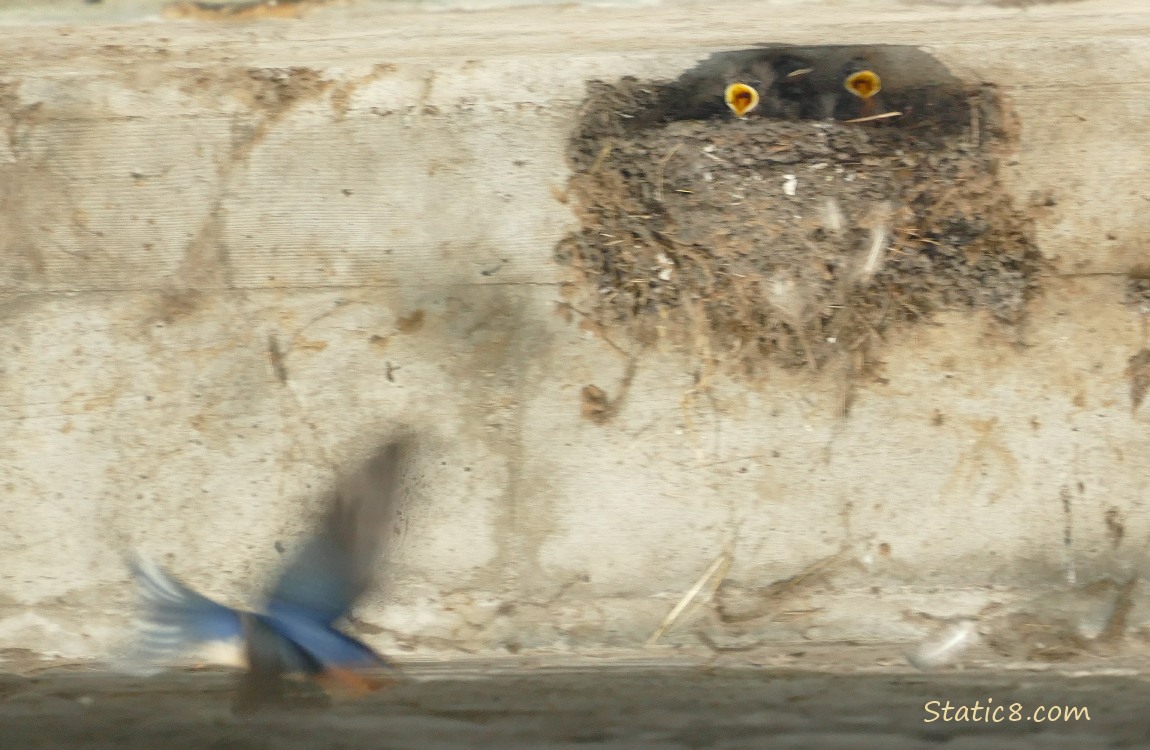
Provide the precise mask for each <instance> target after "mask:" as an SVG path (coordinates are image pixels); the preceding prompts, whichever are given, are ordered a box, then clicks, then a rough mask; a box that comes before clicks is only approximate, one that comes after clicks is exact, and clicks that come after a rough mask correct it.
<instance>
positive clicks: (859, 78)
mask: <svg viewBox="0 0 1150 750" xmlns="http://www.w3.org/2000/svg"><path fill="white" fill-rule="evenodd" d="M843 85H844V86H846V89H847V91H849V92H851V93H852V94H854V95H855V96H857V97H858V98H859V99H862V100H863V101H864V102H866V101H870V99H871V97H873V96H874V95H875V94H877V93H878V92H880V91H882V79H881V78H879V77H878V73H876V72H874V71H873V70H860V71H859V72H857V73H851V74H850V75H849V76H847V79H846V80H845V81H843Z"/></svg>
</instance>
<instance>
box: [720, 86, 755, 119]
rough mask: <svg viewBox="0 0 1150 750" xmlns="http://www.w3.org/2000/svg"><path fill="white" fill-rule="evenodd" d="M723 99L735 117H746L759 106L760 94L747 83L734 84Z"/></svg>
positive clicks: (729, 87)
mask: <svg viewBox="0 0 1150 750" xmlns="http://www.w3.org/2000/svg"><path fill="white" fill-rule="evenodd" d="M723 99H724V100H725V101H726V102H727V106H728V107H730V108H731V111H732V112H734V113H735V117H746V116H747V113H748V112H750V111H751V110H752V109H754V108H755V107H757V106H759V92H758V91H755V89H754V88H752V87H751V86H748V85H747V84H745V83H732V84H731V85H730V86H728V87H727V90H726V91H725V92H724V93H723Z"/></svg>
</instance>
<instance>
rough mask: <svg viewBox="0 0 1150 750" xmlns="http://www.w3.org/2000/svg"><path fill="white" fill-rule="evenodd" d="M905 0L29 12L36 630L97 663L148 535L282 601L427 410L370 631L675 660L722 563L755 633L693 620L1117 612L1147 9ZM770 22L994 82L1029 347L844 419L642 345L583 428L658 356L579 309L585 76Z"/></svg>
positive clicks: (971, 330) (12, 43) (202, 577)
mask: <svg viewBox="0 0 1150 750" xmlns="http://www.w3.org/2000/svg"><path fill="white" fill-rule="evenodd" d="M869 5H871V4H870V3H846V4H841V5H835V6H833V7H831V6H824V5H821V4H797V5H788V4H767V3H760V2H749V1H739V2H729V3H722V4H709V5H669V6H666V7H659V8H654V9H651V8H644V9H641V10H640V9H626V8H614V9H592V8H586V7H581V6H560V7H547V8H519V9H514V10H510V9H503V10H491V11H486V12H482V13H454V12H453V13H437V14H428V13H414V12H411V13H388V12H385V11H384V10H382V9H380V8H379V7H377V6H371V7H368V8H357V7H356V6H351V7H349V8H344V9H342V10H340V11H339V12H335V11H333V12H332V13H330V14H320V15H317V16H316V17H315V18H314V19H312V20H310V21H309V22H308V23H306V24H294V23H283V22H275V23H261V24H196V23H129V24H125V25H116V26H75V27H68V28H65V27H59V26H49V27H45V26H31V25H29V26H12V27H9V28H7V29H5V44H4V47H3V49H2V50H0V70H3V71H4V73H3V76H0V126H2V132H3V133H4V134H5V136H6V137H4V138H0V196H2V198H0V200H2V203H0V243H2V245H0V247H2V249H0V253H2V254H3V259H4V261H3V263H2V264H0V310H2V313H0V314H2V315H3V321H4V324H3V326H0V352H3V359H2V360H0V371H2V374H0V393H2V394H3V395H2V397H0V419H2V422H0V423H2V424H4V425H7V430H6V434H5V438H4V440H3V441H0V467H2V472H0V476H3V487H4V500H3V503H2V504H0V552H2V559H3V564H2V566H0V648H26V649H31V650H33V651H35V652H38V653H42V654H56V655H65V656H69V657H82V658H85V657H97V656H99V655H101V654H103V653H104V652H105V651H106V650H107V649H108V648H109V647H110V645H111V644H113V643H114V641H115V639H116V637H117V635H118V634H119V633H120V632H122V628H123V626H124V625H125V623H126V622H127V621H128V615H129V613H130V602H131V596H130V593H131V592H130V588H129V585H128V582H127V577H126V571H125V568H124V566H123V565H122V562H121V560H120V557H119V556H120V554H121V553H122V552H123V551H125V550H126V549H128V548H138V549H142V550H144V551H147V552H149V553H150V554H152V555H154V556H156V557H157V558H159V559H160V560H161V561H163V562H165V563H166V564H168V565H170V567H171V568H172V569H173V570H174V571H175V572H176V573H178V574H179V575H181V576H183V577H184V578H186V579H187V580H188V581H189V582H191V583H193V584H194V585H197V586H200V587H202V588H203V589H204V590H205V591H206V592H207V593H209V594H213V595H217V596H220V597H222V598H223V599H225V600H227V601H231V602H236V603H242V602H244V601H250V600H251V597H252V596H253V595H255V594H258V591H259V583H260V581H262V576H263V575H265V574H266V573H267V572H268V571H270V570H272V569H273V568H274V566H275V565H276V562H277V559H278V558H279V556H280V552H278V551H277V548H280V549H284V550H288V549H290V548H291V546H292V545H293V544H294V543H296V542H297V541H298V540H299V538H300V536H301V534H302V533H304V530H305V529H306V528H307V524H308V522H309V519H310V517H311V516H310V514H312V513H313V512H314V511H315V510H316V504H315V503H316V500H317V495H318V492H319V490H320V489H321V488H322V487H324V486H325V484H326V482H328V481H329V479H330V477H331V476H332V474H333V472H335V471H336V470H338V469H339V468H340V467H342V466H344V465H345V464H346V463H347V462H349V461H351V460H353V459H354V458H355V457H356V456H359V455H361V454H363V453H364V452H366V451H367V450H370V448H371V443H372V441H373V440H374V439H375V438H376V436H378V435H380V434H381V433H382V432H384V431H386V429H387V428H388V427H389V426H390V425H392V424H394V423H396V422H398V421H406V422H410V423H414V424H416V425H419V426H421V427H424V428H426V429H427V430H428V431H429V432H430V433H431V434H432V435H433V436H434V439H433V441H432V445H433V449H432V450H430V451H429V452H428V453H427V454H426V455H425V456H424V458H423V461H424V465H423V466H422V468H421V472H420V477H419V481H418V483H417V484H416V486H415V487H414V488H413V493H412V497H411V498H410V502H409V504H408V507H407V508H406V509H405V512H404V521H403V524H402V526H401V528H402V534H401V535H400V537H399V539H398V542H397V544H396V547H395V549H394V550H393V553H392V560H391V564H390V566H389V568H388V579H387V582H386V586H385V587H384V588H383V590H382V591H381V593H380V594H379V595H378V596H376V597H375V598H373V599H372V600H371V601H370V602H367V603H366V604H365V606H364V607H363V609H362V611H361V612H360V614H359V615H358V620H359V622H360V623H361V624H360V626H359V627H360V628H361V633H364V634H365V637H367V638H368V639H369V640H371V641H372V642H374V643H376V645H379V646H381V647H382V648H385V649H396V648H402V649H414V650H443V649H447V650H451V649H463V650H478V651H486V650H500V649H506V650H512V651H514V650H518V649H521V648H535V647H556V648H562V649H575V650H585V649H592V648H599V647H604V646H634V645H638V644H641V643H642V642H643V641H644V640H645V639H646V638H647V636H648V635H649V634H650V633H651V632H652V631H653V630H654V628H655V627H656V625H657V624H658V623H659V621H660V619H661V618H662V617H663V615H664V614H665V613H666V612H667V611H668V610H669V609H670V608H671V607H672V606H673V605H674V604H675V602H676V601H677V600H678V599H679V597H680V596H681V595H682V594H683V593H684V592H685V591H687V590H688V589H689V588H690V587H691V585H692V584H693V583H694V582H695V581H696V580H697V579H698V577H699V576H700V574H701V573H702V572H703V571H704V570H705V569H707V567H708V565H710V564H711V563H712V561H713V560H715V559H716V557H717V556H719V555H720V554H721V553H724V551H726V552H727V553H728V554H729V555H730V561H731V565H730V569H729V571H728V573H727V580H728V584H729V585H728V586H727V588H726V589H725V590H724V591H725V593H724V596H727V597H728V603H729V604H730V606H736V605H737V606H743V607H744V608H748V611H751V610H753V611H754V612H755V613H756V615H757V616H756V617H754V618H751V619H748V620H747V622H746V623H743V624H740V625H739V626H738V627H733V626H731V625H730V624H729V623H725V622H722V621H721V620H719V619H715V618H713V617H712V619H710V620H704V621H696V622H695V623H694V625H692V626H689V627H687V628H685V629H680V630H679V631H676V632H674V633H672V634H670V636H669V638H670V639H671V640H672V641H674V640H675V639H686V640H687V641H692V642H693V636H691V635H690V634H689V633H690V630H691V628H693V627H702V628H703V630H704V633H705V635H706V637H710V638H712V640H717V641H723V639H728V640H730V639H735V641H738V642H740V643H741V642H743V641H742V640H739V639H744V640H745V639H750V640H752V641H755V642H758V641H759V640H763V639H766V640H767V641H768V642H777V641H781V640H788V639H796V638H806V639H813V640H835V639H844V638H852V639H879V640H899V639H914V638H918V637H921V636H922V635H923V634H924V633H927V632H930V630H931V629H932V628H933V627H934V626H935V624H936V623H937V621H938V620H937V619H932V618H946V617H954V616H968V617H978V616H980V614H981V615H985V613H987V612H991V611H994V612H999V613H1001V612H1022V613H1034V612H1038V615H1035V616H1036V617H1039V619H1041V618H1042V617H1045V618H1047V619H1050V618H1053V619H1055V620H1059V621H1062V620H1065V621H1066V622H1070V623H1072V624H1074V625H1082V627H1084V628H1087V629H1088V626H1089V627H1094V626H1093V625H1090V623H1095V624H1096V623H1097V622H1105V620H1106V619H1107V617H1109V614H1110V613H1111V612H1112V610H1113V608H1114V596H1116V593H1115V592H1116V591H1117V586H1116V585H1109V584H1108V585H1103V586H1102V587H1101V588H1099V587H1098V586H1095V587H1093V588H1089V589H1082V588H1081V587H1079V586H1077V584H1081V583H1083V582H1089V581H1092V580H1097V579H1114V580H1123V579H1125V577H1128V576H1129V575H1131V574H1133V573H1139V572H1145V565H1146V564H1145V560H1144V558H1143V555H1142V552H1141V550H1142V548H1143V547H1144V545H1145V541H1146V540H1147V537H1148V535H1150V522H1148V517H1147V514H1146V511H1145V497H1146V491H1147V487H1148V484H1150V474H1148V472H1147V470H1146V465H1145V461H1144V459H1143V457H1144V456H1145V455H1147V453H1148V450H1150V433H1148V432H1147V429H1146V428H1147V421H1148V420H1150V416H1148V412H1147V408H1150V407H1147V406H1142V407H1141V408H1140V409H1132V404H1131V396H1130V394H1131V379H1130V378H1131V373H1130V370H1129V367H1130V363H1131V358H1132V357H1133V356H1135V355H1136V354H1137V353H1138V352H1139V351H1140V350H1142V349H1144V348H1145V347H1147V346H1148V344H1147V334H1146V324H1145V313H1146V311H1145V310H1140V309H1138V308H1137V307H1136V306H1131V305H1128V304H1125V302H1124V301H1123V290H1124V288H1125V285H1126V274H1127V272H1128V271H1129V270H1130V269H1131V268H1132V267H1133V266H1135V265H1137V264H1139V263H1146V262H1147V261H1148V260H1150V259H1148V258H1147V250H1146V247H1147V244H1146V243H1147V240H1148V237H1150V229H1148V225H1147V221H1146V216H1147V209H1148V208H1150V177H1148V175H1150V151H1147V149H1146V148H1145V145H1144V135H1143V133H1144V124H1145V122H1146V121H1147V116H1148V115H1150V83H1148V81H1150V34H1148V32H1150V10H1148V9H1147V8H1146V7H1145V5H1144V4H1143V3H1142V2H1138V1H1137V0H1126V1H1120V0H1098V1H1095V2H1084V3H1075V4H1059V5H1052V6H1041V7H1034V8H1030V9H1029V10H1027V11H1025V12H1018V11H1012V10H1003V9H998V8H987V7H977V8H964V9H948V8H937V7H925V6H924V7H919V6H898V7H893V8H887V9H884V10H878V11H876V10H873V9H871V8H869V7H867V6H869ZM764 42H772V43H790V44H830V43H835V44H878V43H883V44H906V45H914V46H919V47H924V48H926V49H927V50H928V51H929V52H930V53H931V54H932V55H934V56H935V58H936V59H938V60H939V61H941V62H942V63H943V64H945V65H946V66H948V67H949V68H950V69H951V70H952V72H953V73H954V74H956V75H957V76H959V77H960V78H963V79H965V80H969V81H987V82H991V83H994V84H995V85H997V86H998V87H999V90H1000V91H1001V93H1002V94H1003V95H1004V97H1005V99H1006V100H1007V101H1008V102H1009V103H1010V105H1011V107H1012V108H1013V114H1014V115H1015V116H1016V117H1017V119H1018V121H1019V123H1020V124H1021V134H1020V140H1019V142H1018V144H1017V152H1016V154H1015V155H1014V156H1013V158H1012V159H1010V160H1008V161H1007V162H1006V163H1005V164H1004V165H1003V171H1002V179H1003V180H1004V182H1005V184H1006V186H1007V189H1008V190H1009V192H1010V193H1011V194H1012V196H1013V197H1014V200H1015V201H1016V203H1017V204H1018V205H1019V206H1031V205H1033V204H1034V201H1035V200H1036V198H1035V197H1036V196H1038V197H1041V198H1044V197H1048V196H1049V197H1053V198H1054V199H1055V201H1056V203H1057V206H1056V207H1055V208H1054V209H1053V210H1048V211H1045V212H1040V213H1037V214H1035V222H1036V225H1035V240H1036V242H1037V244H1038V246H1039V248H1040V249H1041V251H1042V253H1043V254H1044V256H1045V257H1046V258H1047V259H1048V260H1049V261H1051V263H1052V266H1051V268H1052V270H1051V271H1050V272H1049V273H1048V274H1047V275H1046V276H1045V277H1044V278H1043V280H1042V294H1041V296H1040V297H1039V298H1038V299H1036V300H1035V301H1034V302H1032V303H1031V306H1030V311H1029V323H1028V325H1027V328H1026V330H1025V337H1024V340H1025V344H1026V345H1025V346H1022V347H1020V346H1017V345H1016V344H1017V340H1016V339H1013V338H1011V337H1008V336H1004V335H1003V334H1002V333H1001V331H1000V330H999V329H998V328H996V327H995V326H994V325H993V324H991V323H990V322H989V321H988V320H986V319H984V318H982V317H979V316H977V315H967V314H961V313H956V314H949V315H946V314H944V315H940V316H938V317H937V318H936V319H935V325H932V326H928V327H924V326H919V327H916V328H913V329H907V330H905V331H901V332H900V334H899V335H898V336H897V337H894V338H892V340H891V341H890V342H888V346H887V347H886V348H885V349H884V350H883V352H882V359H883V360H884V361H885V363H886V365H885V377H886V383H885V384H875V385H870V386H867V387H866V388H864V389H862V390H861V391H860V393H859V394H858V397H857V400H856V403H855V406H854V409H853V411H852V414H851V416H850V418H849V419H847V420H843V419H841V418H840V416H839V415H838V413H837V410H836V409H835V407H834V404H835V398H834V393H835V388H836V385H835V383H833V382H831V381H829V380H828V379H826V378H812V377H811V376H810V375H809V374H807V373H805V372H801V371H780V372H776V373H773V374H772V375H771V378H770V380H769V383H768V384H767V386H766V387H762V388H757V389H756V388H750V387H748V386H747V384H746V383H744V382H742V381H740V380H738V379H734V378H730V377H726V376H717V377H716V378H715V379H714V380H712V381H711V382H710V383H709V384H707V387H706V388H703V387H700V386H699V384H698V383H697V382H696V380H695V379H694V378H693V376H692V373H693V372H694V369H693V368H694V366H693V365H692V363H691V361H690V358H689V357H688V356H687V355H686V354H684V353H682V352H677V351H675V350H660V351H652V350H647V351H645V352H644V353H643V354H642V356H641V357H640V358H639V359H637V360H635V361H634V372H633V379H630V378H629V379H628V382H629V392H628V395H627V398H626V401H625V402H624V403H623V404H622V406H621V408H620V410H619V413H618V414H616V415H615V417H614V419H613V420H611V421H610V422H609V423H607V424H598V423H595V422H593V421H589V420H588V419H586V418H584V416H583V414H582V413H581V404H580V393H581V389H582V388H583V387H584V386H586V385H589V384H594V385H596V386H598V387H601V388H602V389H603V390H604V391H606V392H607V393H609V394H612V395H615V394H616V393H617V392H618V389H619V386H620V383H621V382H622V381H623V380H624V378H625V375H626V373H627V371H628V367H629V366H630V364H631V361H632V360H631V359H630V358H629V357H628V356H626V355H625V354H623V353H621V352H620V351H619V349H620V348H621V349H623V350H625V351H632V349H631V347H630V346H629V344H628V343H627V342H628V338H627V336H626V334H625V332H622V331H607V332H606V335H601V334H603V331H602V330H599V331H598V334H597V333H596V332H595V331H594V330H588V327H586V326H584V327H580V325H578V321H571V320H569V319H566V318H565V317H564V316H562V315H560V314H558V312H557V304H558V303H561V302H563V301H564V296H563V290H562V288H561V287H562V284H563V282H565V281H567V280H569V279H570V276H569V272H568V271H567V269H564V268H563V267H561V266H559V265H558V264H557V263H556V262H555V261H554V258H553V254H554V249H555V247H556V244H557V243H558V242H559V240H560V239H561V238H562V237H563V236H564V235H565V234H566V233H568V232H570V231H572V230H573V229H574V228H575V227H576V226H577V222H576V217H575V215H574V213H573V208H572V206H571V205H570V204H568V203H565V202H564V190H565V187H566V183H567V180H568V178H569V176H570V173H569V167H568V164H567V162H566V156H565V154H566V149H567V143H568V139H569V138H570V135H571V132H572V130H573V128H574V126H575V123H576V118H577V115H578V109H579V107H580V104H581V102H582V101H583V98H584V95H585V92H586V84H587V82H588V81H589V80H591V79H604V80H609V81H610V80H616V79H618V78H619V77H621V76H625V75H630V76H636V77H639V78H646V79H672V78H675V77H676V76H678V75H679V74H681V73H682V72H683V71H685V70H687V69H689V68H691V67H692V66H694V65H695V64H696V63H697V62H698V61H699V60H701V59H702V58H704V57H706V56H707V55H708V54H710V53H712V52H714V51H717V50H720V49H733V48H740V47H748V46H752V45H754V44H758V43H764ZM616 347H618V348H616ZM936 413H937V414H942V415H943V417H944V418H943V419H942V420H941V422H940V421H939V420H938V419H937V418H936V417H935V415H936ZM1070 577H1073V579H1074V580H1075V581H1076V582H1077V584H1074V585H1071V584H1069V583H1068V582H1067V581H1068V578H1070ZM787 579H792V580H793V582H794V585H791V584H786V585H780V584H779V582H782V581H786V580H787ZM772 584H774V587H773V588H772ZM1108 586H1109V587H1108ZM1051 591H1057V592H1060V593H1059V596H1063V597H1064V599H1065V602H1068V603H1063V604H1058V603H1055V600H1054V599H1051V598H1050V597H1049V596H1048V594H1049V592H1051ZM740 596H742V597H744V599H743V600H740V601H741V604H740V603H739V602H736V601H735V599H736V598H737V597H740ZM1066 597H1068V598H1066ZM1035 601H1041V602H1043V604H1041V605H1036V604H1035ZM1057 601H1058V602H1062V601H1063V599H1058V600H1057ZM756 607H759V609H758V610H755V608H756ZM1067 613H1069V614H1067ZM1147 615H1150V613H1143V612H1142V611H1141V610H1138V609H1136V610H1135V614H1134V615H1132V616H1131V617H1132V618H1133V619H1132V620H1131V621H1130V625H1131V627H1137V626H1139V625H1140V624H1141V623H1142V622H1143V621H1145V620H1146V619H1147V618H1146V616H1147ZM1060 618H1061V619H1060ZM996 622H999V623H1000V624H1001V623H1004V622H1006V621H1004V620H1001V619H1000V620H997V621H996ZM700 623H701V625H700Z"/></svg>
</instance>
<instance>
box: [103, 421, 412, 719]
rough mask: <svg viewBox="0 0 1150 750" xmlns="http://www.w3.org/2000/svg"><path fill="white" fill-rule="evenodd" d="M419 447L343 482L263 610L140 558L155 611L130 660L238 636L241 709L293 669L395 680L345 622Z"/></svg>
mask: <svg viewBox="0 0 1150 750" xmlns="http://www.w3.org/2000/svg"><path fill="white" fill-rule="evenodd" d="M409 453H410V445H409V443H408V442H407V441H406V440H396V441H393V442H391V443H388V444H387V445H386V446H384V447H383V448H382V449H381V450H379V451H378V452H377V453H376V454H375V455H374V456H373V457H372V458H371V459H370V460H368V461H367V462H366V463H365V464H364V465H363V466H362V467H361V469H360V470H359V471H358V472H356V473H353V474H351V475H349V476H348V477H347V478H345V479H344V480H343V481H341V482H339V483H338V485H337V487H336V490H335V491H334V492H333V493H332V496H331V497H330V499H329V502H328V507H327V509H326V512H325V514H324V517H323V520H322V522H321V525H320V528H319V529H318V530H317V531H316V532H315V533H314V534H313V535H312V536H311V537H310V538H309V539H308V540H307V541H306V542H305V543H304V544H303V546H302V547H301V548H300V550H299V551H298V552H297V553H296V554H295V556H294V557H293V558H292V559H291V560H290V562H289V563H288V564H287V566H286V567H285V568H284V570H283V571H282V573H281V574H280V576H279V579H278V581H277V582H276V583H275V585H274V586H273V587H272V588H271V591H270V593H269V595H268V597H267V602H266V604H265V606H264V607H263V609H262V611H259V612H248V611H243V610H235V609H232V608H230V607H226V606H224V605H222V604H218V603H217V602H214V601H212V600H211V599H208V598H207V597H205V596H203V595H201V594H199V593H197V592H196V591H194V590H192V589H191V588H189V587H188V586H186V585H185V584H184V583H182V582H181V581H179V580H178V579H177V578H175V577H174V576H172V575H170V574H169V573H167V572H166V571H164V570H163V569H162V568H161V567H160V566H158V565H157V564H155V563H154V562H153V561H151V560H149V559H147V558H145V557H137V558H135V559H133V560H132V561H131V562H130V565H131V568H132V572H133V575H134V577H135V579H136V581H137V583H138V584H139V588H140V591H141V595H142V599H143V603H144V609H145V612H144V614H145V617H144V625H143V627H142V628H141V632H140V634H139V641H138V642H137V643H135V644H134V645H133V649H132V651H133V653H132V654H131V655H130V656H129V658H128V659H127V661H126V662H125V663H124V664H123V665H122V666H124V667H125V668H127V669H128V670H130V671H134V672H137V673H147V672H154V671H157V665H159V664H161V663H162V662H164V661H168V660H171V659H173V658H175V657H179V656H182V655H186V654H188V653H189V652H191V651H193V650H195V649H197V648H199V647H203V646H205V645H208V644H213V643H217V642H225V643H233V644H236V643H238V645H240V647H241V649H242V654H243V656H244V657H245V659H244V661H246V664H247V672H246V674H245V676H244V678H243V679H242V681H241V684H240V691H239V696H238V698H237V702H236V705H235V709H236V710H237V711H239V712H249V711H252V710H255V709H256V708H258V707H260V706H261V705H263V704H264V703H267V702H269V701H271V700H274V699H275V698H277V697H280V696H282V692H283V687H284V682H283V678H284V677H287V676H303V677H307V678H312V679H315V680H316V681H318V682H319V683H320V684H321V685H322V686H323V687H325V689H327V690H329V691H338V692H340V693H344V694H352V695H363V694H366V693H368V692H371V691H374V690H377V689H380V688H382V687H384V686H386V685H388V684H390V683H391V682H392V680H379V679H375V678H373V677H371V676H370V674H369V673H370V672H373V671H377V670H379V669H381V668H390V666H391V665H390V664H389V662H388V661H387V660H386V659H385V658H384V657H382V656H381V655H379V654H378V653H376V652H375V651H374V650H373V649H372V648H371V647H369V646H368V645H367V644H365V643H363V642H361V641H359V640H358V639H356V638H353V637H352V636H350V635H348V634H347V633H344V632H342V631H341V630H340V629H339V628H338V627H337V623H338V621H339V620H340V619H341V618H343V617H344V616H345V615H346V614H347V613H348V611H349V610H350V608H351V606H352V605H353V604H354V603H355V601H356V600H357V599H358V598H359V597H360V596H361V595H363V593H364V592H365V591H366V590H367V589H368V587H369V586H371V584H372V580H373V578H374V569H375V566H376V563H377V562H378V560H379V558H380V555H381V552H382V547H383V544H384V540H385V539H386V538H387V537H388V536H389V535H390V527H391V522H392V518H393V516H394V513H395V506H396V502H397V495H398V494H399V486H400V481H401V475H402V473H403V469H404V464H405V463H406V461H407V458H408V455H409Z"/></svg>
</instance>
